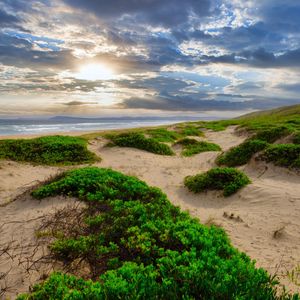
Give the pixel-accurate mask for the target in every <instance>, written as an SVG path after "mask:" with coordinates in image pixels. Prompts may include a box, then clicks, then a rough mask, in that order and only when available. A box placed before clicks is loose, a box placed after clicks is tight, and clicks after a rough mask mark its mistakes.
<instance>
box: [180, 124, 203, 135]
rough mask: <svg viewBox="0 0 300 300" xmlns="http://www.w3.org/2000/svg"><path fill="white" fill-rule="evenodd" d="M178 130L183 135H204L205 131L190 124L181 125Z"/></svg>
mask: <svg viewBox="0 0 300 300" xmlns="http://www.w3.org/2000/svg"><path fill="white" fill-rule="evenodd" d="M178 131H179V132H180V133H181V135H183V136H204V133H203V131H201V130H200V129H199V127H197V126H195V125H190V124H187V125H183V126H180V128H179V130H178Z"/></svg>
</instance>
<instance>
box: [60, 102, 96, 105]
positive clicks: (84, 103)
mask: <svg viewBox="0 0 300 300" xmlns="http://www.w3.org/2000/svg"><path fill="white" fill-rule="evenodd" d="M62 104H63V105H66V106H81V105H93V104H98V102H83V101H70V102H65V103H62Z"/></svg>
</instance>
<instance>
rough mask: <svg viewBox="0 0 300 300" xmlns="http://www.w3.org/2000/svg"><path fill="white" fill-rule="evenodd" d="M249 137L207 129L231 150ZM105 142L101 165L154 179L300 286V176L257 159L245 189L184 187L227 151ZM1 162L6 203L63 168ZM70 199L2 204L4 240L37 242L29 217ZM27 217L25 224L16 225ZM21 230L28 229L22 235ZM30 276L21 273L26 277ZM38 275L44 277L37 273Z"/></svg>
mask: <svg viewBox="0 0 300 300" xmlns="http://www.w3.org/2000/svg"><path fill="white" fill-rule="evenodd" d="M245 139H246V136H245V135H241V133H240V134H237V131H236V128H235V127H229V128H228V129H227V130H225V131H221V132H212V131H207V132H206V138H205V140H208V141H212V142H215V143H217V144H219V145H220V146H221V147H222V149H223V150H227V149H229V148H230V147H232V146H235V145H238V144H240V143H241V142H242V141H243V140H245ZM105 144H106V141H105V140H103V139H101V138H97V139H96V140H93V141H91V142H90V144H89V148H90V150H91V151H94V152H95V153H97V154H99V155H100V156H101V157H102V161H101V162H100V163H96V164H95V165H96V166H99V167H109V168H113V169H115V170H118V171H121V172H123V173H125V174H128V175H134V176H137V177H138V178H140V179H142V180H145V181H146V182H147V183H148V184H149V185H153V186H157V187H159V188H161V189H162V190H163V191H164V192H165V193H166V194H167V195H168V197H169V199H170V201H171V202H172V203H173V204H175V205H178V206H180V207H181V208H182V209H183V210H188V211H189V212H190V213H191V215H193V216H194V217H197V218H199V219H200V221H201V222H202V223H207V224H216V225H218V226H222V227H223V228H224V229H225V230H226V232H227V233H228V235H229V237H230V239H231V241H232V243H233V245H234V246H235V247H237V248H238V249H240V250H241V251H244V252H246V253H247V254H248V255H249V256H250V257H251V258H252V259H255V260H256V261H257V266H260V267H264V268H265V269H267V270H268V271H269V272H270V273H271V274H275V273H276V274H278V275H279V276H280V281H281V282H282V283H283V284H286V285H287V287H288V288H289V289H291V290H292V291H297V286H296V285H294V284H293V283H291V282H290V281H289V280H288V278H287V276H286V273H287V271H288V270H292V269H293V268H294V267H296V266H297V265H299V264H300V218H299V215H300V184H299V183H300V177H299V176H300V175H299V174H296V173H294V172H292V171H289V170H287V169H284V168H279V167H275V166H273V165H270V164H265V163H262V162H257V161H255V159H253V160H252V161H251V162H250V163H249V164H248V165H247V166H243V167H241V169H242V170H243V171H244V172H245V173H246V174H247V175H248V176H249V177H250V179H251V180H252V184H250V185H248V186H247V187H245V188H243V189H242V190H240V191H239V192H238V193H237V194H235V195H233V196H231V197H228V198H224V197H223V196H222V195H221V193H220V192H214V191H211V192H207V193H201V194H197V195H196V194H193V193H190V192H189V191H187V189H186V188H184V186H183V179H184V177H185V176H187V175H194V174H197V173H199V172H203V171H207V170H208V169H210V168H211V167H213V166H215V164H214V160H215V158H216V156H217V155H218V154H219V152H205V153H200V154H198V155H195V156H193V157H181V156H180V155H179V153H180V149H179V148H177V149H176V152H177V155H176V156H173V157H166V156H159V155H155V154H152V153H148V152H145V151H141V150H137V149H131V148H119V147H113V148H108V147H105ZM0 166H1V169H0V174H1V181H0V198H1V202H2V203H4V202H7V201H8V200H9V199H14V197H15V196H16V195H17V194H18V193H21V192H22V191H24V189H25V188H28V187H29V186H31V185H34V184H36V182H37V181H43V180H44V179H46V178H47V177H48V176H51V175H53V174H55V173H56V172H61V171H62V169H63V168H55V167H40V166H39V167H37V166H35V167H33V166H31V165H29V164H19V163H12V162H5V161H3V162H1V163H0ZM4 198H5V200H3V199H4ZM67 201H68V200H67V199H61V198H55V199H52V200H51V199H49V200H47V201H46V202H44V201H42V202H36V200H33V199H27V200H22V197H20V199H17V200H16V201H13V202H11V203H8V204H6V205H5V206H2V207H0V216H1V220H0V228H1V230H2V232H3V233H2V234H1V242H0V244H3V243H7V242H9V241H10V240H11V236H12V235H13V236H14V239H16V240H17V242H19V243H20V242H21V241H23V240H22V239H25V240H27V241H32V239H33V238H34V227H36V226H38V223H39V219H37V220H34V221H31V222H27V221H26V220H28V219H32V218H33V217H34V218H36V217H41V216H42V215H43V214H47V213H49V212H51V211H52V210H54V209H55V208H57V207H58V206H63V205H66V202H67ZM20 221H21V222H23V223H16V222H20ZM9 222H10V223H9ZM3 223H6V225H5V226H4V227H3V226H2V225H1V224H3ZM16 232H20V233H19V234H17V235H15V233H16ZM8 263H9V258H7V259H6V265H7V264H8ZM2 266H3V262H2V264H1V260H0V271H2ZM19 269H20V268H19ZM19 269H15V270H19ZM22 274H23V273H21V275H20V277H22V276H23V277H24V276H25V275H24V274H23V275H22ZM26 276H27V277H26ZM26 276H25V277H24V278H25V280H24V282H22V280H21V278H19V277H18V278H17V279H18V280H19V281H18V280H16V282H17V283H18V284H16V285H15V288H14V291H12V292H11V293H10V295H12V297H14V295H15V294H16V293H17V292H19V291H24V290H26V289H27V288H28V285H29V284H30V283H31V282H32V280H29V279H28V275H26ZM29 277H30V276H29ZM34 279H37V278H36V275H35V277H34ZM298 289H299V287H298Z"/></svg>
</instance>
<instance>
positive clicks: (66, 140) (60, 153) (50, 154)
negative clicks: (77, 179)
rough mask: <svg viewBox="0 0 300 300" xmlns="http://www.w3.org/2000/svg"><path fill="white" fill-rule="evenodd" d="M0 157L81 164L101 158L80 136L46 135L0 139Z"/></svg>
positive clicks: (35, 161) (39, 162)
mask: <svg viewBox="0 0 300 300" xmlns="http://www.w3.org/2000/svg"><path fill="white" fill-rule="evenodd" d="M0 159H11V160H15V161H23V162H32V163H37V164H47V165H56V164H64V165H69V164H81V163H92V162H94V161H96V160H99V158H97V157H96V156H95V155H94V154H93V153H92V152H90V151H88V149H87V141H86V140H84V139H82V138H79V137H70V136H46V137H40V138H35V139H15V140H0Z"/></svg>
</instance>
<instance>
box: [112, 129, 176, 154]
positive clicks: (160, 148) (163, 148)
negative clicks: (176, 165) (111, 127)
mask: <svg viewBox="0 0 300 300" xmlns="http://www.w3.org/2000/svg"><path fill="white" fill-rule="evenodd" d="M109 138H110V139H111V141H112V142H113V143H114V144H115V145H116V146H119V147H131V148H137V149H141V150H145V151H148V152H152V153H155V154H160V155H174V152H173V151H172V149H171V148H170V147H169V146H168V145H166V144H163V143H160V142H158V141H157V140H156V139H153V138H146V137H145V136H144V135H143V134H142V133H138V132H128V133H121V134H118V135H113V136H109Z"/></svg>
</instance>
